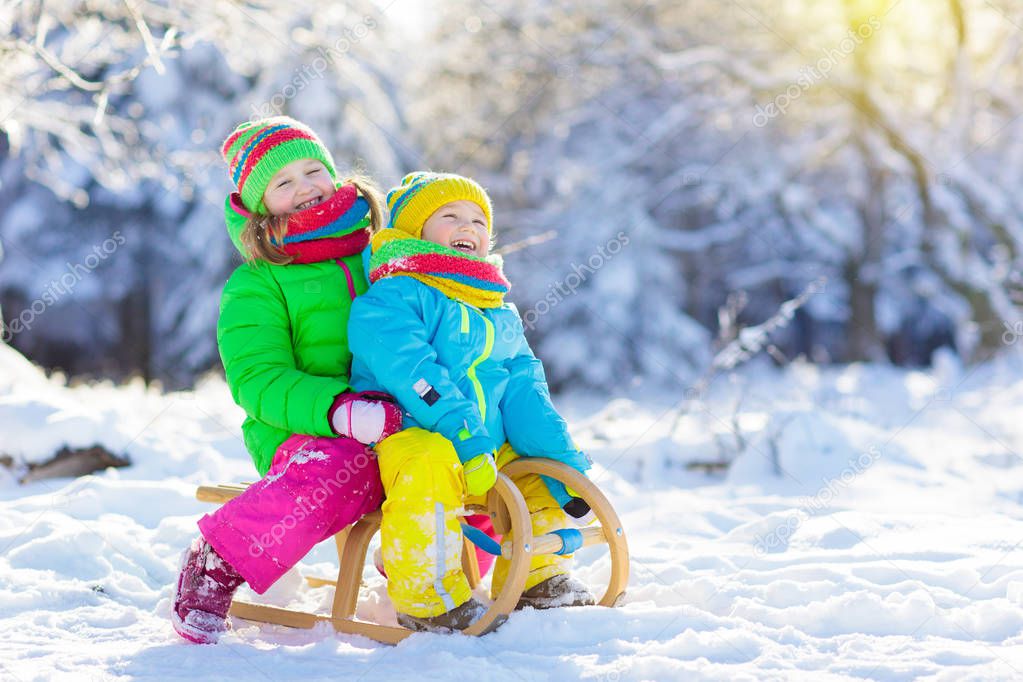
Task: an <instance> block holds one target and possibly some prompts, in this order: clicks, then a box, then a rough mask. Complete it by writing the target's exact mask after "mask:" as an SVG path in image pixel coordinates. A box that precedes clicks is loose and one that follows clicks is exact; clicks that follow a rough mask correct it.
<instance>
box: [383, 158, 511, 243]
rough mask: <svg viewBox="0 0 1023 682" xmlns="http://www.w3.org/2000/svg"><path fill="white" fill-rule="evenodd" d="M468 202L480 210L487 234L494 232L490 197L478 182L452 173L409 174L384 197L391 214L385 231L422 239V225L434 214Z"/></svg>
mask: <svg viewBox="0 0 1023 682" xmlns="http://www.w3.org/2000/svg"><path fill="white" fill-rule="evenodd" d="M463 200H464V201H471V202H473V203H475V204H476V205H478V206H479V207H480V208H481V209H483V214H484V215H485V216H486V219H487V230H488V231H490V232H493V231H494V224H493V219H492V215H493V214H492V210H491V207H490V197H489V196H487V192H486V190H484V189H483V187H481V186H480V184H479V183H478V182H476V181H475V180H472V179H471V178H466V177H463V176H461V175H455V174H454V173H427V172H417V173H409V174H408V175H406V176H405V177H404V178H402V179H401V184H400V185H399V186H397V187H395V188H394V189H392V190H391V191H390V192H388V193H387V208H388V209H389V210H390V212H391V220H390V223H389V224H388V227H393V228H396V229H399V230H401V231H402V232H406V233H408V234H410V235H412V236H413V237H415V238H416V239H421V238H422V235H423V223H425V222H426V221H427V219H428V218H429V217H430V216H431V215H433V213H434V211H436V210H437V209H438V208H440V207H441V206H443V205H444V204H449V203H451V202H452V201H463Z"/></svg>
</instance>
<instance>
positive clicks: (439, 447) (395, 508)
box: [376, 428, 571, 617]
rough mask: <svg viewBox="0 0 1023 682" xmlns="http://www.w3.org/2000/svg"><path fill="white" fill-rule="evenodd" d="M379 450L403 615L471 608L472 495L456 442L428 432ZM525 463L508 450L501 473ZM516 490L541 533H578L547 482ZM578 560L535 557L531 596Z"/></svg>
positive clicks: (391, 578) (391, 568) (497, 574)
mask: <svg viewBox="0 0 1023 682" xmlns="http://www.w3.org/2000/svg"><path fill="white" fill-rule="evenodd" d="M376 450H377V457H378V459H379V462H380V479H381V481H382V482H383V485H384V492H385V495H386V499H385V500H384V504H383V507H382V511H383V520H382V522H381V525H380V551H381V555H382V556H383V561H384V568H385V570H386V572H387V594H388V595H389V596H390V598H391V601H392V602H393V603H394V607H395V609H396V610H397V611H399V612H401V613H407V614H409V615H411V616H417V617H430V616H438V615H440V614H442V613H445V612H447V611H450V610H451V609H453V608H455V607H456V606H459V605H461V604H462V603H464V602H465V601H466V600H468V599H469V596H470V593H471V590H470V589H469V581H468V580H467V579H466V577H465V574H464V573H463V572H462V561H461V557H462V529H461V525H460V522H459V514H460V513H464V509H463V498H464V496H465V477H464V475H463V473H462V465H461V464H460V463H459V461H458V456H457V455H456V454H455V449H454V448H453V447H452V446H451V443H450V441H448V440H447V439H446V438H444V437H443V436H441V435H439V434H436V433H433V432H431V431H427V430H425V429H421V428H410V429H406V430H404V431H401V432H400V433H396V434H394V435H393V436H391V437H389V438H387V439H385V440H384V441H382V442H380V443H378V444H377V447H376ZM517 457H518V455H517V454H516V453H515V451H514V450H512V448H511V446H510V445H508V444H507V443H506V444H505V445H504V446H503V447H502V448H501V450H500V451H499V452H498V457H497V464H498V467H499V468H500V467H502V466H504V465H505V464H507V463H508V462H510V461H512V460H513V459H515V458H517ZM515 484H516V485H517V486H518V487H519V489H520V490H521V491H522V494H523V496H524V497H525V499H526V506H527V507H528V508H529V512H530V517H531V520H532V526H533V533H534V534H537V535H539V534H542V533H546V532H548V531H550V530H553V529H556V528H565V527H570V524H569V523H568V516H567V515H566V514H565V512H563V511H562V510H561V508H560V507H559V506H558V504H557V503H556V502H555V501H554V498H552V497H551V496H550V493H549V492H548V491H547V486H546V485H544V483H543V481H542V480H541V479H540V477H539V476H536V475H532V474H531V475H528V476H523V477H520V478H519V479H517V480H516V481H515ZM464 502H467V503H482V502H483V500H482V498H472V499H468V500H464ZM570 559H571V557H570V556H564V557H560V556H556V555H541V556H535V557H533V559H532V561H531V562H530V565H529V576H528V578H527V579H526V589H528V588H530V587H532V586H533V585H536V584H537V583H539V582H542V581H544V580H546V579H547V578H550V577H551V576H554V575H558V574H560V573H565V572H567V570H568V567H567V562H568V561H569V560H570ZM508 568H509V562H508V561H506V560H504V559H498V560H497V562H496V565H495V568H494V578H493V581H492V585H493V591H494V593H495V594H496V593H497V592H499V591H500V589H501V587H502V586H503V585H504V582H505V580H506V579H507V576H508Z"/></svg>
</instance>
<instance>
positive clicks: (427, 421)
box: [348, 276, 583, 462]
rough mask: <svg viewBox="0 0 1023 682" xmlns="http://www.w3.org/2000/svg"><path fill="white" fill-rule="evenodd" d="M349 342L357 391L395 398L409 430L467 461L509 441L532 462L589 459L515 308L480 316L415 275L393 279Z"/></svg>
mask: <svg viewBox="0 0 1023 682" xmlns="http://www.w3.org/2000/svg"><path fill="white" fill-rule="evenodd" d="M348 339H349V344H350V346H351V350H352V354H353V356H354V357H353V360H352V375H351V383H352V385H353V386H354V387H355V388H356V389H357V390H360V391H364V390H381V391H386V392H387V393H390V394H391V395H393V396H394V397H395V398H396V399H397V400H398V402H399V403H400V404H401V406H402V408H403V409H404V410H405V413H406V414H405V426H406V427H409V426H420V427H422V428H425V429H428V430H430V431H434V432H437V433H439V434H441V435H442V436H444V437H445V438H447V439H449V440H450V441H452V443H453V444H454V445H455V449H456V450H457V451H458V455H459V458H460V459H461V460H462V461H463V462H465V461H467V460H468V459H470V458H471V457H473V456H475V455H478V454H482V453H484V452H491V451H493V450H495V449H496V448H498V447H500V446H501V445H502V444H504V442H505V441H506V440H507V441H508V442H509V443H510V444H511V446H512V447H513V448H514V449H515V451H516V452H517V453H518V454H520V455H524V456H531V457H551V458H552V459H558V460H562V461H565V460H572V461H575V460H577V459H579V458H580V457H583V456H582V455H581V454H580V453H578V451H577V450H576V448H575V447H573V445H572V440H571V438H570V437H569V434H568V425H567V424H566V423H565V420H564V419H563V418H562V417H561V415H559V414H558V413H557V411H556V410H555V409H554V406H553V405H552V404H551V396H550V391H549V390H548V387H547V379H546V377H545V376H544V371H543V366H542V365H541V364H540V361H539V360H538V359H537V358H536V357H535V356H534V355H533V351H532V350H530V348H529V344H528V343H527V341H526V337H525V334H524V333H523V328H522V320H521V318H520V317H519V313H518V310H516V308H515V306H514V305H513V304H511V303H506V304H504V306H502V307H500V308H487V309H479V308H475V307H473V306H470V305H467V304H465V303H461V302H459V301H455V300H452V299H450V298H448V297H447V296H445V295H444V294H442V293H441V292H440V291H438V290H436V289H434V288H433V287H430V286H428V285H426V284H423V283H422V282H420V281H418V280H416V279H414V278H412V277H405V276H397V277H387V278H385V279H381V280H379V281H378V282H376V283H375V284H373V285H372V286H371V287H370V288H369V291H368V292H367V293H365V294H363V295H361V296H359V297H358V298H357V299H355V301H354V303H353V304H352V312H351V317H350V318H349V321H348ZM463 429H464V431H463ZM470 438H471V440H469V439H470ZM462 443H465V444H466V446H467V447H465V448H463V447H460V445H461V444H462Z"/></svg>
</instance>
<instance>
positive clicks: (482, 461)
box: [462, 453, 497, 497]
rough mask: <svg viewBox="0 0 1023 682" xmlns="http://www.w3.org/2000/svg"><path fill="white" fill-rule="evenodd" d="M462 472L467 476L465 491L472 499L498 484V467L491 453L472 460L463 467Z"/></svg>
mask: <svg viewBox="0 0 1023 682" xmlns="http://www.w3.org/2000/svg"><path fill="white" fill-rule="evenodd" d="M462 472H463V473H464V474H465V490H466V492H467V493H468V494H469V496H470V497H475V496H477V495H482V494H483V493H485V492H487V491H488V490H490V489H491V488H493V487H494V483H496V482H497V465H496V464H495V463H494V456H493V455H491V454H489V453H487V454H482V455H477V456H476V457H473V458H472V459H470V460H469V461H468V462H466V463H465V464H463V465H462Z"/></svg>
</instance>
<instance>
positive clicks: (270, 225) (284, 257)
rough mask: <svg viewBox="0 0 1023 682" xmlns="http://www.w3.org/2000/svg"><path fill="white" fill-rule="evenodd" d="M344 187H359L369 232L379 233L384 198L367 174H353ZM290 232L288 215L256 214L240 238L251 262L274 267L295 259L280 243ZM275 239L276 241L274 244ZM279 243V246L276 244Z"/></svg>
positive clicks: (382, 222)
mask: <svg viewBox="0 0 1023 682" xmlns="http://www.w3.org/2000/svg"><path fill="white" fill-rule="evenodd" d="M341 183H342V184H344V185H355V189H357V190H358V191H359V194H360V195H361V196H362V198H363V199H365V200H366V203H368V204H369V232H370V234H376V233H377V232H378V231H379V230H380V229H381V228H383V226H384V208H383V206H384V203H383V196H382V194H381V192H380V190H379V189H378V188H377V186H376V185H375V184H374V183H373V181H372V180H370V179H369V178H368V177H366V176H364V175H352V176H350V177H347V178H345V179H344V180H342V181H341ZM287 233H288V214H287V213H284V214H281V215H256V214H253V215H252V216H250V217H249V218H248V220H246V221H245V227H243V228H242V233H241V235H240V239H241V242H242V246H244V247H245V253H246V257H247V260H249V261H267V262H269V263H273V264H274V265H287V264H288V263H290V262H291V261H292V260H294V257H293V256H289V255H288V254H286V253H285V252H284V250H283V249H282V248H281V247H279V246H277V245H276V244H283V243H284V236H285V235H286V234H287ZM271 238H273V241H271ZM274 242H276V244H275V243H274Z"/></svg>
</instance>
